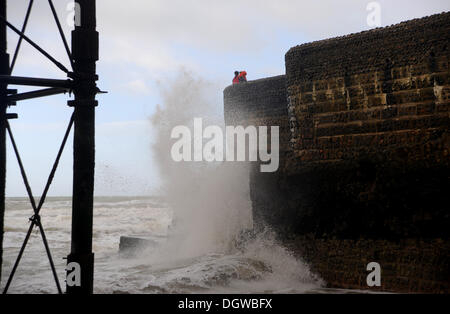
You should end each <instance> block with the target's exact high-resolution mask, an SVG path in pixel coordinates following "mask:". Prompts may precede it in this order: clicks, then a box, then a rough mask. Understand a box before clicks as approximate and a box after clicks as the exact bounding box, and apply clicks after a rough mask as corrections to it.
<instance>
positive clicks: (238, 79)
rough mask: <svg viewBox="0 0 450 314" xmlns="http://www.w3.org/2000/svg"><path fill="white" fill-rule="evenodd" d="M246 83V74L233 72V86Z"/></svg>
mask: <svg viewBox="0 0 450 314" xmlns="http://www.w3.org/2000/svg"><path fill="white" fill-rule="evenodd" d="M243 82H247V72H245V71H241V72H239V71H235V72H234V78H233V85H235V84H239V83H243Z"/></svg>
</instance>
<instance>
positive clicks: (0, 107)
mask: <svg viewBox="0 0 450 314" xmlns="http://www.w3.org/2000/svg"><path fill="white" fill-rule="evenodd" d="M0 15H1V16H3V17H4V18H5V19H6V0H0ZM6 48H7V40H6V23H4V22H3V21H0V74H3V75H8V74H9V55H8V54H7V51H6ZM6 95H7V85H6V84H0V280H1V275H2V263H3V227H4V216H5V182H6V107H7V104H6V101H5V98H6Z"/></svg>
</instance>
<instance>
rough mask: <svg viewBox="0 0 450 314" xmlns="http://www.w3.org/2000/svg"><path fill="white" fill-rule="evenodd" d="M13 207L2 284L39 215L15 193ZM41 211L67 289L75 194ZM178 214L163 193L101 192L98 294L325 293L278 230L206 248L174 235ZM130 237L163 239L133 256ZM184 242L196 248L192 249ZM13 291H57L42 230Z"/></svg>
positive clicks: (97, 236) (32, 243)
mask: <svg viewBox="0 0 450 314" xmlns="http://www.w3.org/2000/svg"><path fill="white" fill-rule="evenodd" d="M6 206H7V209H6V215H5V237H4V253H3V257H4V264H3V276H2V288H3V287H4V285H5V282H6V279H7V277H8V275H9V273H10V271H11V268H12V266H13V263H14V261H15V259H16V257H17V255H18V252H19V248H20V246H21V244H22V242H23V240H24V238H25V234H26V232H27V230H28V227H29V224H30V222H29V220H28V218H29V217H30V216H32V214H33V212H32V209H31V206H30V205H29V201H28V199H27V198H8V199H7V202H6ZM41 215H42V224H43V226H44V229H45V231H46V235H47V239H48V242H49V245H50V248H51V252H52V256H53V259H54V262H55V265H56V269H57V272H58V276H59V280H60V282H61V284H62V285H63V287H64V282H63V281H64V278H65V271H64V268H65V263H66V261H65V260H64V258H65V257H66V256H67V255H68V254H69V253H70V228H71V199H70V198H67V197H50V198H48V200H47V201H46V203H45V205H44V207H43V208H42V211H41ZM173 217H174V213H173V210H172V209H170V208H169V207H168V205H167V203H166V202H165V200H164V199H163V198H161V197H96V198H95V209H94V229H93V230H94V233H93V235H94V239H93V250H94V252H95V288H94V291H95V293H305V292H312V291H317V289H318V288H320V287H321V286H322V284H323V283H322V281H321V280H320V279H319V278H318V277H317V276H315V275H314V274H312V273H311V272H310V270H309V267H308V266H307V265H306V264H305V263H304V262H303V261H301V260H298V259H296V258H294V257H293V255H292V254H291V253H290V252H288V251H287V250H286V249H285V248H283V246H281V245H280V244H278V243H277V241H276V240H275V238H274V237H273V236H272V235H271V233H270V232H266V233H265V234H261V235H259V236H256V237H255V238H254V239H251V240H249V241H247V243H245V244H244V245H243V247H240V248H239V249H237V248H233V244H229V245H221V244H220V241H219V242H218V243H219V244H218V245H217V246H216V250H215V249H214V246H213V245H212V244H211V243H210V241H209V240H208V239H205V241H204V243H205V245H206V249H205V250H202V249H201V247H202V243H197V245H198V246H199V247H200V248H197V249H193V245H192V243H190V241H187V242H183V241H180V240H179V239H180V237H178V235H177V234H176V232H174V233H173V230H174V229H175V230H176V227H174V226H173ZM180 224H181V222H180ZM181 230H183V229H181ZM124 235H131V236H137V237H139V236H142V237H146V238H149V237H150V238H153V239H156V240H157V241H159V242H158V243H159V244H158V245H156V246H154V247H150V248H148V249H146V250H144V251H143V252H142V254H138V255H135V256H132V257H130V256H126V255H123V254H120V253H119V239H120V237H121V236H124ZM183 238H189V236H188V235H184V237H183ZM171 239H172V240H171ZM193 239H195V241H199V238H197V237H194V238H193ZM219 240H220V239H219ZM184 245H187V246H188V247H186V249H185V250H183V247H182V246H184ZM188 253H192V254H188ZM9 292H10V293H56V292H57V290H56V286H55V283H54V280H53V277H52V274H51V271H50V266H49V262H48V259H47V256H46V254H45V250H44V246H43V243H42V239H41V236H40V234H39V230H38V229H37V228H36V229H35V230H34V231H33V233H32V235H31V238H30V241H29V243H28V246H27V248H26V250H25V253H24V255H23V258H22V261H21V263H20V266H19V268H18V269H17V272H16V275H15V277H14V280H13V281H12V284H11V287H10V290H9Z"/></svg>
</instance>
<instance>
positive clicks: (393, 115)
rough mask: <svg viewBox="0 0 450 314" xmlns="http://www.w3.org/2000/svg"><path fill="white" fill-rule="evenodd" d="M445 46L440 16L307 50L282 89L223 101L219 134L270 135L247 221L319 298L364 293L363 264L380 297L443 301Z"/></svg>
mask: <svg viewBox="0 0 450 314" xmlns="http://www.w3.org/2000/svg"><path fill="white" fill-rule="evenodd" d="M449 39H450V13H443V14H439V15H434V16H430V17H427V18H423V19H417V20H412V21H408V22H404V23H401V24H398V25H394V26H391V27H387V28H382V29H375V30H371V31H367V32H362V33H358V34H352V35H348V36H344V37H339V38H333V39H328V40H323V41H319V42H314V43H309V44H305V45H301V46H298V47H294V48H292V49H290V50H289V51H288V52H287V54H286V76H285V77H283V76H279V77H274V78H269V79H263V80H258V81H254V82H249V83H247V84H242V85H238V86H231V87H228V88H227V89H226V90H225V92H224V105H225V118H226V122H227V124H234V125H236V124H242V125H251V124H256V125H280V127H281V128H280V131H281V137H280V144H281V147H282V151H283V153H282V155H281V156H280V157H281V160H280V167H281V168H280V170H279V171H278V172H277V173H272V174H261V173H260V172H258V171H257V168H256V167H255V168H254V169H253V171H252V172H251V174H250V191H251V199H252V205H253V213H254V217H256V219H257V223H258V222H260V223H263V224H267V225H269V226H270V227H271V228H273V229H274V230H276V231H277V232H278V234H279V236H280V238H281V239H283V240H284V241H286V243H289V245H290V246H291V247H292V248H294V250H295V251H296V252H297V253H298V254H300V255H301V256H303V257H304V258H305V259H306V260H307V261H308V262H310V263H311V265H312V267H313V269H315V270H316V271H317V272H319V274H320V275H321V276H322V277H323V278H324V279H325V280H326V281H327V282H328V284H329V286H332V287H344V288H367V286H366V284H365V280H363V279H365V275H366V271H365V270H364V269H362V267H365V265H367V263H366V261H369V260H370V261H375V262H379V263H380V264H381V265H382V267H385V268H384V272H385V275H386V277H385V285H384V286H383V287H382V289H383V290H389V291H411V292H447V293H448V292H449V281H450V278H449V273H448V264H449V254H448V252H449V239H450V237H449V235H450V213H449V210H448V204H450V198H449V193H448V186H449V178H450V158H449V150H450V135H449V130H448V127H449V125H450V111H449V107H450V100H449V94H450V84H449V81H450V70H449V61H450V53H449V51H450V50H449V49H450V46H449V42H450V40H449ZM283 93H286V94H285V95H283ZM371 259H373V260H371ZM364 263H365V264H364ZM383 265H384V266H383ZM363 274H364V276H363Z"/></svg>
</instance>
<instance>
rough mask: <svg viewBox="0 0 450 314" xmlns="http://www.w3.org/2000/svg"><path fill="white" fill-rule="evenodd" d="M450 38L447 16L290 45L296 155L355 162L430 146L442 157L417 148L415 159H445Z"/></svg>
mask: <svg viewBox="0 0 450 314" xmlns="http://www.w3.org/2000/svg"><path fill="white" fill-rule="evenodd" d="M449 43H450V13H445V14H440V15H434V16H431V17H427V18H423V19H417V20H412V21H408V22H404V23H401V24H398V25H394V26H391V27H387V28H382V29H375V30H371V31H366V32H362V33H358V34H352V35H348V36H344V37H338V38H333V39H328V40H323V41H318V42H314V43H309V44H305V45H301V46H297V47H294V48H292V49H290V50H289V51H288V52H287V54H286V77H287V91H288V96H289V113H290V119H291V120H293V122H291V124H292V125H291V128H292V130H293V132H292V139H293V144H294V145H295V155H294V156H295V158H297V159H299V160H301V161H302V162H303V163H304V162H317V161H339V160H345V159H351V160H354V159H355V158H358V156H359V155H360V154H371V153H375V154H379V153H380V151H385V153H392V150H396V151H399V148H400V147H405V149H406V150H408V149H409V148H410V147H411V146H414V145H415V146H421V145H424V144H425V145H429V147H427V149H428V150H433V151H435V150H439V151H440V156H427V155H426V151H423V150H422V151H418V150H414V155H415V159H417V158H424V159H429V158H434V159H435V160H434V161H436V162H440V161H442V159H443V158H445V157H446V156H447V155H446V154H447V153H448V148H449V144H448V141H442V140H441V138H442V133H444V132H447V131H448V125H449V124H450V118H449V107H450V82H449V81H450V72H449V71H450V70H449V61H450V58H449V57H450V50H449V49H450V46H449ZM442 146H445V147H442ZM402 153H403V152H402ZM420 153H422V156H419V154H420ZM406 160H412V159H411V158H407V159H406V158H405V161H406ZM296 163H297V161H294V162H293V164H296ZM290 170H292V171H294V172H295V166H294V167H293V168H292V169H290Z"/></svg>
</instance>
